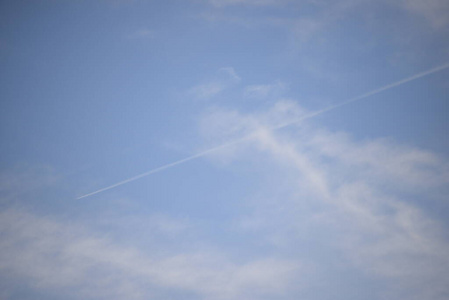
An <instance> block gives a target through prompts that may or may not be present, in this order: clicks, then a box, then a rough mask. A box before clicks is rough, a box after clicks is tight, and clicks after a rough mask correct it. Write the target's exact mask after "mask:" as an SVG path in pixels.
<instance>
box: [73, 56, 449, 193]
mask: <svg viewBox="0 0 449 300" xmlns="http://www.w3.org/2000/svg"><path fill="white" fill-rule="evenodd" d="M447 68H449V63H446V64H443V65H440V66H438V67H435V68H433V69H430V70H427V71H424V72H421V73H418V74H415V75H413V76H410V77H407V78H404V79H402V80H399V81H396V82H393V83H390V84H388V85H385V86H383V87H380V88H377V89H375V90H372V91H369V92H367V93H364V94H362V95H359V96H356V97H353V98H350V99H348V100H346V101H343V102H340V103H337V104H334V105H331V106H328V107H326V108H323V109H321V110H318V111H315V112H312V113H310V114H307V115H305V116H303V117H301V118H298V119H296V120H293V121H290V122H286V123H282V124H280V125H278V126H275V127H272V128H271V130H279V129H282V128H285V127H288V126H291V125H293V124H296V123H299V122H302V121H304V120H306V119H310V118H314V117H316V116H318V115H321V114H324V113H326V112H328V111H331V110H334V109H336V108H339V107H342V106H345V105H348V104H350V103H353V102H355V101H358V100H362V99H365V98H368V97H370V96H373V95H376V94H379V93H382V92H383V91H386V90H389V89H391V88H394V87H397V86H400V85H402V84H405V83H407V82H410V81H413V80H416V79H419V78H422V77H425V76H428V75H431V74H433V73H436V72H439V71H442V70H445V69H447ZM255 136H256V133H252V134H249V135H246V136H244V137H242V138H239V139H236V140H234V141H231V142H229V143H226V144H222V145H220V146H217V147H214V148H210V149H208V150H205V151H202V152H200V153H197V154H195V155H192V156H189V157H186V158H183V159H180V160H177V161H175V162H172V163H169V164H166V165H163V166H160V167H158V168H155V169H152V170H150V171H147V172H145V173H142V174H139V175H137V176H134V177H131V178H128V179H125V180H123V181H120V182H117V183H115V184H113V185H110V186H107V187H105V188H102V189H99V190H97V191H95V192H92V193H89V194H86V195H83V196H80V197H78V198H77V199H82V198H86V197H89V196H92V195H95V194H98V193H101V192H104V191H107V190H110V189H113V188H115V187H118V186H120V185H123V184H126V183H129V182H132V181H135V180H137V179H140V178H142V177H146V176H148V175H151V174H154V173H158V172H161V171H163V170H166V169H169V168H172V167H174V166H177V165H180V164H183V163H186V162H188V161H191V160H194V159H197V158H200V157H203V156H206V155H208V154H209V153H212V152H215V151H218V150H220V149H223V148H226V147H229V146H231V145H235V144H238V143H240V142H243V141H246V140H249V139H251V138H253V137H255Z"/></svg>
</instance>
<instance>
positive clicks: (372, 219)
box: [202, 102, 449, 300]
mask: <svg viewBox="0 0 449 300" xmlns="http://www.w3.org/2000/svg"><path fill="white" fill-rule="evenodd" d="M284 107H285V108H287V109H285V110H284V112H285V118H287V119H288V118H290V116H289V113H292V111H302V110H301V109H300V108H299V107H296V106H295V105H294V104H293V103H292V102H289V105H288V106H286V105H284ZM288 107H290V109H288ZM275 111H277V113H273V112H261V113H258V114H250V115H246V114H243V113H240V112H238V111H236V110H233V111H227V110H221V111H220V110H218V109H215V112H214V113H213V114H215V115H216V116H219V118H217V119H216V120H217V125H216V127H215V126H214V125H213V120H214V119H215V117H214V115H209V116H207V119H206V120H207V121H206V122H205V123H202V124H203V125H202V127H203V126H207V127H208V129H207V132H208V135H213V133H211V132H210V131H213V128H217V127H218V130H217V131H216V135H219V134H223V132H222V131H221V130H220V128H228V129H229V130H230V131H233V130H235V133H236V134H240V132H245V130H249V131H256V132H259V134H258V135H257V136H255V138H254V139H253V140H252V141H253V142H252V143H246V144H245V145H246V148H245V147H240V149H238V150H239V151H238V152H234V153H233V155H231V154H229V153H225V154H226V156H227V157H228V160H227V161H228V162H232V160H231V159H234V160H238V162H239V163H242V162H243V161H245V160H247V161H248V163H250V162H251V163H252V169H253V172H257V173H267V174H270V176H269V178H270V182H269V184H268V183H267V184H265V185H264V184H262V186H263V187H264V188H261V189H262V190H261V194H262V195H274V196H265V198H266V199H264V197H263V196H259V197H257V201H255V202H254V212H253V213H251V214H249V215H247V216H245V217H244V218H242V219H241V221H240V222H237V223H236V224H237V225H236V226H241V227H240V229H241V230H243V231H251V232H253V233H254V232H259V234H261V232H264V234H261V236H264V238H265V241H266V242H271V243H272V245H273V246H274V247H279V249H286V248H287V249H288V248H290V247H294V245H295V243H297V242H298V241H304V240H306V241H308V243H310V244H311V245H312V244H313V243H314V240H316V239H319V237H320V236H323V237H327V240H326V239H325V240H320V241H319V243H320V244H321V245H324V246H325V247H328V248H329V249H333V250H329V251H333V253H332V254H331V255H333V256H338V255H339V254H338V253H339V252H340V251H342V252H341V253H343V255H344V257H346V259H349V261H350V262H351V264H352V265H354V266H356V267H358V268H359V270H360V271H359V272H361V274H371V275H372V276H376V277H375V278H377V279H376V280H382V281H383V282H386V283H387V284H388V285H387V286H388V287H389V288H388V289H386V290H385V291H384V293H383V294H384V295H383V296H384V297H387V298H389V299H403V298H410V299H438V300H443V299H445V295H447V293H449V289H448V286H449V281H448V278H449V255H448V254H447V253H449V242H448V241H447V239H446V238H445V236H444V234H443V233H444V230H445V229H444V226H445V225H444V223H442V222H441V221H439V220H437V219H435V218H434V217H432V216H433V215H434V214H433V213H432V211H431V209H430V210H426V209H425V208H426V207H429V206H430V207H431V206H432V203H436V202H438V201H439V197H440V193H441V192H438V190H440V191H441V189H447V186H448V178H449V176H448V175H449V172H448V170H449V168H448V166H449V163H448V162H447V160H445V159H444V158H442V157H438V156H437V155H435V154H433V153H431V152H428V151H425V150H422V149H416V148H413V147H410V146H404V145H398V144H397V143H395V142H394V141H391V140H388V141H387V140H383V139H378V140H371V141H362V142H360V141H355V140H353V139H351V138H350V136H349V135H347V134H344V133H334V132H330V131H328V130H325V129H317V128H314V127H312V126H310V125H307V124H302V125H301V126H300V127H297V128H296V129H291V130H289V132H278V131H272V130H269V128H273V127H272V126H267V124H273V123H274V124H276V123H277V122H279V119H281V116H282V113H279V109H275ZM223 116H227V118H228V123H226V118H225V117H223ZM267 116H276V117H273V118H271V119H269V120H270V121H268V122H267ZM204 124H207V125H204ZM247 128H249V129H247ZM203 130H204V129H203ZM224 134H225V136H230V135H232V134H231V133H229V132H225V133H224ZM232 150H233V149H230V150H229V151H232ZM236 154H238V155H236ZM218 155H223V153H219V154H218ZM229 157H230V158H231V159H229ZM218 158H220V156H219V157H218ZM258 162H259V163H260V164H258ZM273 165H274V166H276V167H273ZM256 170H257V171H256ZM282 190H284V192H281V191H282ZM279 195H282V196H279ZM270 198H272V199H270ZM295 241H296V242H295ZM308 258H309V259H312V260H315V259H317V258H316V257H314V256H313V255H309V256H308ZM301 259H305V257H301ZM342 259H343V258H342ZM315 263H316V264H317V265H319V266H320V262H319V261H315ZM327 268H328V267H327V266H325V265H321V269H322V270H323V272H328V271H329V270H326V269H327ZM373 278H374V277H373ZM372 280H374V279H372Z"/></svg>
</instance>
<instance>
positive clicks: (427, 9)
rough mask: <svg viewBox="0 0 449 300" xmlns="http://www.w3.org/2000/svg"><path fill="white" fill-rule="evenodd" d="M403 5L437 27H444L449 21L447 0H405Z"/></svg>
mask: <svg viewBox="0 0 449 300" xmlns="http://www.w3.org/2000/svg"><path fill="white" fill-rule="evenodd" d="M401 4H402V5H403V7H404V8H405V9H407V10H409V11H411V12H413V13H415V14H418V15H421V16H422V17H424V18H425V19H426V20H427V21H428V22H429V23H430V24H432V25H433V26H434V28H437V29H443V28H444V27H445V26H446V25H448V23H449V2H448V1H446V0H428V1H423V0H403V1H401Z"/></svg>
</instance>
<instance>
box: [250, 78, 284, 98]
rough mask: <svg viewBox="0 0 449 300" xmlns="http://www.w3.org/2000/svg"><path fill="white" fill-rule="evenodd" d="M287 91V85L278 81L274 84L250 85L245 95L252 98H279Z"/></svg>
mask: <svg viewBox="0 0 449 300" xmlns="http://www.w3.org/2000/svg"><path fill="white" fill-rule="evenodd" d="M286 89H287V86H286V84H285V83H283V82H282V81H280V80H277V81H276V82H275V83H272V84H258V85H249V86H247V87H246V88H245V95H246V96H247V97H251V98H266V97H278V96H280V95H282V94H283V93H284V92H285V91H286Z"/></svg>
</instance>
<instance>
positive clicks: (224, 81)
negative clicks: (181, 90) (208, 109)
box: [188, 67, 241, 100]
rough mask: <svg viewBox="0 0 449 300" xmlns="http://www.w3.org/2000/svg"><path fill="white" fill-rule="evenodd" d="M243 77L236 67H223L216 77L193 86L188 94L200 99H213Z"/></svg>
mask: <svg viewBox="0 0 449 300" xmlns="http://www.w3.org/2000/svg"><path fill="white" fill-rule="evenodd" d="M240 80H241V78H240V77H239V76H238V75H237V73H236V72H235V70H234V68H232V67H223V68H220V69H218V71H217V73H216V76H215V78H214V79H212V80H209V81H207V82H205V83H203V84H199V85H197V86H194V87H193V88H191V89H190V90H189V92H188V94H190V95H192V96H193V97H195V98H197V99H200V100H207V99H211V98H213V97H214V96H217V95H218V94H220V93H221V92H222V91H223V90H225V89H227V88H229V87H231V86H232V85H234V84H237V83H238V82H240Z"/></svg>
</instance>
